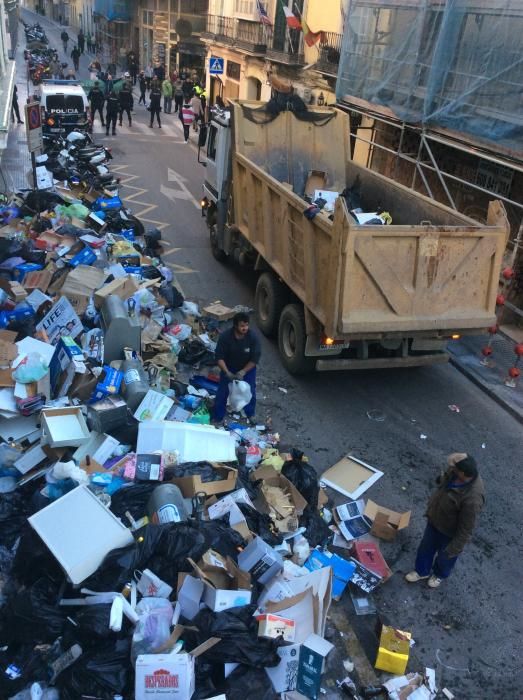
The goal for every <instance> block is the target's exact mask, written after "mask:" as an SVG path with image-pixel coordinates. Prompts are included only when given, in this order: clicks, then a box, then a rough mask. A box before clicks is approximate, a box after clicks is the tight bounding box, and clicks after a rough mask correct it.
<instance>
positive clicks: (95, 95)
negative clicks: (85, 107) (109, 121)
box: [87, 80, 105, 126]
mask: <svg viewBox="0 0 523 700" xmlns="http://www.w3.org/2000/svg"><path fill="white" fill-rule="evenodd" d="M87 99H88V100H89V104H90V105H91V117H92V121H93V123H94V118H95V116H96V112H99V113H100V121H101V122H102V126H105V122H104V113H103V107H104V102H105V97H104V94H103V92H102V91H101V90H100V83H99V82H98V80H96V81H95V83H94V85H93V87H92V88H91V90H90V91H89V94H88V95H87Z"/></svg>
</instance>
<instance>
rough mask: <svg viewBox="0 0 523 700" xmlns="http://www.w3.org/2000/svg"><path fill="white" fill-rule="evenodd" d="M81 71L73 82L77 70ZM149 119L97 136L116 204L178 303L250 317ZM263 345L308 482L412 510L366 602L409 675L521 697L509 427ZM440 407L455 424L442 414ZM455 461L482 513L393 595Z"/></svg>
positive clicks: (456, 688) (466, 692) (466, 391)
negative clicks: (425, 577) (398, 635)
mask: <svg viewBox="0 0 523 700" xmlns="http://www.w3.org/2000/svg"><path fill="white" fill-rule="evenodd" d="M51 34H52V32H51ZM81 65H82V66H83V68H84V69H85V67H86V65H87V59H86V58H85V57H82V64H81ZM148 117H149V113H148V112H146V110H145V109H144V107H143V106H141V105H140V106H137V107H136V110H135V116H134V125H133V127H132V128H128V127H125V126H124V127H123V128H121V129H119V130H118V134H117V136H116V137H108V138H107V139H106V137H105V135H103V136H102V130H101V127H100V125H99V124H98V125H97V129H98V131H99V132H100V138H103V140H104V141H107V142H109V143H110V145H111V146H112V148H113V153H114V156H115V161H114V162H115V164H117V166H125V167H120V171H121V175H122V178H123V181H124V185H123V187H122V195H123V196H124V197H126V198H127V199H128V203H129V206H131V207H132V209H133V211H134V213H135V214H137V215H138V216H141V217H142V218H144V219H146V220H149V221H146V222H145V223H146V224H147V225H151V226H152V225H155V224H154V223H153V222H159V224H160V226H161V227H162V235H163V237H164V239H165V240H166V241H168V242H167V243H166V244H165V251H166V254H165V260H166V262H168V263H169V264H170V265H172V267H173V270H174V272H175V273H176V275H177V278H178V280H179V282H180V283H181V286H182V288H183V291H184V293H185V295H186V297H187V298H189V299H192V300H195V301H198V302H201V303H204V302H210V301H214V300H218V299H219V300H221V301H222V302H223V303H224V304H227V305H230V306H233V305H235V304H238V303H239V304H246V305H252V303H253V296H254V286H255V282H256V276H255V274H254V273H246V272H245V271H243V272H242V271H240V270H238V269H235V268H234V267H230V266H223V265H220V264H219V263H217V262H216V261H215V260H214V259H213V258H212V256H211V254H210V249H209V243H208V234H207V229H206V226H205V224H204V220H203V219H202V218H201V216H200V212H199V207H198V200H199V198H200V194H201V184H202V180H203V177H204V174H205V171H204V168H203V167H202V166H201V165H199V164H198V163H197V153H196V149H195V147H194V146H193V145H189V146H188V145H185V144H184V143H183V141H182V138H181V126H180V124H179V120H178V117H177V116H176V115H164V114H163V113H162V125H163V127H164V128H162V130H158V129H157V128H154V129H149V128H148V126H147V123H148ZM253 206H256V203H254V202H253ZM262 345H263V356H262V362H261V366H260V371H259V377H260V379H259V386H258V395H259V408H258V411H257V415H258V417H259V419H260V420H262V421H263V420H265V418H266V417H267V416H271V417H272V420H273V426H274V428H275V429H277V430H279V431H280V433H281V435H282V442H283V444H284V445H286V446H292V445H294V446H297V447H300V448H302V449H303V450H304V451H305V452H306V453H307V455H308V456H309V458H310V461H311V463H312V464H313V465H314V466H315V467H316V468H317V470H318V473H321V472H323V471H324V470H325V469H326V468H328V467H329V466H330V465H332V464H334V463H335V462H336V461H337V460H338V459H339V458H340V457H342V456H343V455H345V454H347V453H349V452H351V453H353V454H354V455H356V456H358V457H360V458H361V459H363V460H365V461H366V462H368V463H369V464H371V465H374V466H375V467H378V468H379V469H381V470H382V471H383V472H384V476H383V477H382V478H381V479H380V480H379V481H378V482H377V484H375V485H374V486H373V487H372V488H371V489H370V490H369V491H368V492H367V493H366V496H368V497H370V498H372V499H373V500H375V501H377V502H378V503H380V504H382V505H385V506H388V507H390V508H393V509H395V510H398V511H406V510H412V519H411V524H410V526H409V527H408V528H407V529H406V530H404V531H403V532H402V533H400V534H399V536H398V538H397V540H396V541H395V542H394V543H382V545H381V547H382V551H383V554H384V555H385V557H386V559H387V561H388V563H389V565H390V567H391V569H392V570H393V572H394V575H393V576H392V578H391V579H390V580H389V581H388V582H387V583H386V584H385V585H383V586H382V587H381V588H380V589H378V592H377V593H376V595H375V602H376V604H377V606H378V611H379V616H380V618H381V619H382V620H383V621H385V622H387V623H389V624H392V625H394V626H395V627H397V628H400V629H403V630H409V631H411V632H412V635H413V638H414V640H415V642H416V644H415V646H414V647H413V649H412V652H411V657H412V663H411V666H409V668H421V667H422V666H429V667H432V668H436V670H437V673H438V679H439V680H440V682H441V680H442V681H443V685H446V686H447V687H448V688H449V689H450V690H451V691H452V692H453V693H454V695H455V697H456V698H460V699H461V698H463V699H467V700H476V699H477V700H483V699H485V700H487V699H488V700H490V699H492V698H507V699H509V698H510V699H512V698H517V697H520V693H521V691H520V689H521V687H522V684H523V677H522V675H521V652H520V649H521V635H522V629H523V627H522V605H521V595H520V590H521V523H522V521H523V520H522V510H523V509H522V503H523V497H522V492H521V469H522V467H523V456H522V455H523V434H522V428H521V425H520V424H518V423H517V422H516V421H515V420H514V419H513V418H511V417H510V416H509V415H508V414H506V413H505V412H504V411H503V409H502V408H500V407H499V406H498V405H497V404H495V403H494V402H493V401H492V400H490V399H489V398H488V397H486V396H485V395H484V394H483V393H482V392H481V391H480V389H479V388H477V387H476V386H474V385H473V384H471V383H470V382H469V381H468V380H467V379H466V378H465V377H464V376H463V375H461V374H460V373H459V372H457V371H456V370H455V369H454V368H453V367H452V366H450V365H441V366H435V367H434V368H423V369H410V370H401V371H399V370H394V371H388V370H378V371H373V372H370V371H359V372H352V373H323V374H316V375H313V376H309V377H306V378H300V379H297V378H293V377H291V376H290V375H288V374H287V373H286V371H285V370H284V369H283V368H282V366H281V365H280V362H279V359H278V353H277V347H276V345H275V344H274V343H273V342H271V341H268V340H266V339H263V343H262ZM281 389H285V392H283V391H281ZM452 404H456V405H458V406H459V408H460V412H459V413H456V412H453V411H451V410H450V409H449V405H452ZM369 411H379V412H381V413H382V414H383V417H384V420H383V421H380V422H377V421H375V420H372V419H370V418H369V417H368V415H367V413H368V412H369ZM454 451H459V452H462V451H463V452H469V453H471V454H473V455H474V456H475V457H476V458H477V460H478V462H479V465H480V470H481V474H482V476H483V479H484V481H485V484H486V490H487V505H486V508H485V510H484V512H483V514H482V516H481V521H480V525H479V527H478V529H477V531H476V533H475V536H474V539H473V542H472V543H471V544H470V545H469V546H468V548H467V549H466V550H465V552H464V554H463V555H462V556H461V557H460V560H459V562H458V564H457V566H456V569H455V572H454V574H453V575H452V577H451V578H449V579H448V580H447V581H446V582H444V584H443V585H442V586H441V588H440V589H438V590H435V591H430V590H429V589H427V587H426V586H425V585H424V584H407V583H405V582H404V580H403V574H404V573H406V572H407V571H409V570H410V569H411V568H412V564H413V559H414V555H415V550H416V546H417V542H418V540H419V537H420V535H421V532H422V530H423V527H424V518H423V512H424V506H425V503H426V501H427V498H428V495H429V493H430V490H431V488H432V484H433V482H434V478H435V477H436V475H437V474H438V473H439V470H440V468H441V467H442V466H443V465H444V463H445V457H446V455H447V454H448V453H450V452H454ZM336 500H337V502H342V501H343V499H342V498H341V497H338V496H336ZM337 605H338V606H341V614H342V615H346V616H347V617H348V618H349V621H350V622H351V623H353V624H354V626H355V629H356V630H357V633H358V636H359V638H360V641H361V642H362V644H363V646H364V648H365V649H366V651H368V654H369V658H370V660H371V663H372V662H373V661H374V655H375V651H376V636H375V624H376V617H375V616H370V617H360V618H357V619H356V618H355V616H354V614H353V608H352V603H351V601H350V598H349V596H348V595H347V596H346V599H345V600H344V601H342V602H341V603H339V604H337ZM339 613H340V610H338V614H339ZM518 658H519V659H520V661H519V662H518V660H517V659H518Z"/></svg>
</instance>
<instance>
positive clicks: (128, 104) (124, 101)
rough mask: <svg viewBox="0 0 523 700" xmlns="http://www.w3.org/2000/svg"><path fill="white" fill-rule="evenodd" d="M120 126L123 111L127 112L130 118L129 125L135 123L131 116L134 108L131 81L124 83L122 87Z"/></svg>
mask: <svg viewBox="0 0 523 700" xmlns="http://www.w3.org/2000/svg"><path fill="white" fill-rule="evenodd" d="M119 99H120V122H119V123H120V126H122V117H123V113H124V112H125V113H126V114H127V118H128V119H129V126H132V125H133V120H132V118H131V110H132V108H133V93H132V91H131V86H130V85H129V83H127V82H126V83H124V84H123V87H122V89H121V90H120V95H119Z"/></svg>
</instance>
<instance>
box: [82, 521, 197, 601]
mask: <svg viewBox="0 0 523 700" xmlns="http://www.w3.org/2000/svg"><path fill="white" fill-rule="evenodd" d="M140 536H141V538H143V540H142V539H141V540H140V541H138V542H135V543H134V544H132V545H130V546H129V547H122V548H120V549H114V550H113V551H112V552H109V554H108V555H107V556H106V557H105V559H104V561H103V562H102V564H101V565H100V567H99V568H98V570H97V571H96V572H95V573H94V574H93V575H92V576H90V577H89V578H88V579H86V580H85V581H84V584H83V585H84V586H85V587H87V588H90V589H92V590H95V591H120V590H122V589H123V587H124V586H125V584H126V583H128V582H129V581H130V580H131V579H132V577H133V574H134V571H135V570H136V569H138V570H140V571H143V569H147V568H148V569H151V571H154V573H155V574H156V575H157V576H159V577H160V578H161V579H163V580H164V581H165V582H166V583H168V584H169V585H171V586H173V587H176V584H177V580H178V572H180V571H191V570H192V568H191V565H190V564H189V563H188V562H187V558H188V557H190V558H191V559H193V560H194V561H197V560H198V559H200V558H201V557H202V555H203V554H204V552H206V551H207V549H209V544H208V539H207V537H206V536H205V534H204V533H203V532H201V531H200V530H199V529H198V527H197V526H196V525H191V524H189V523H168V524H166V525H147V526H146V527H145V528H143V529H142V530H141V531H140Z"/></svg>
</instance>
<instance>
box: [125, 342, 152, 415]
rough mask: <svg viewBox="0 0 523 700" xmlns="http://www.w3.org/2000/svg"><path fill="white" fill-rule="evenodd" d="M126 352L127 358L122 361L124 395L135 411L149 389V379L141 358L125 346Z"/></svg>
mask: <svg viewBox="0 0 523 700" xmlns="http://www.w3.org/2000/svg"><path fill="white" fill-rule="evenodd" d="M124 353H125V360H124V361H123V363H122V372H123V385H122V386H123V397H124V399H125V401H126V403H127V405H128V406H129V408H130V409H131V411H135V410H136V409H137V408H138V406H139V405H140V403H141V401H142V399H143V398H144V396H145V394H146V393H147V392H148V391H149V379H148V377H147V373H146V371H145V370H144V368H143V365H142V363H141V362H140V360H139V359H138V358H137V357H133V355H132V350H130V349H129V348H125V349H124Z"/></svg>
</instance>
